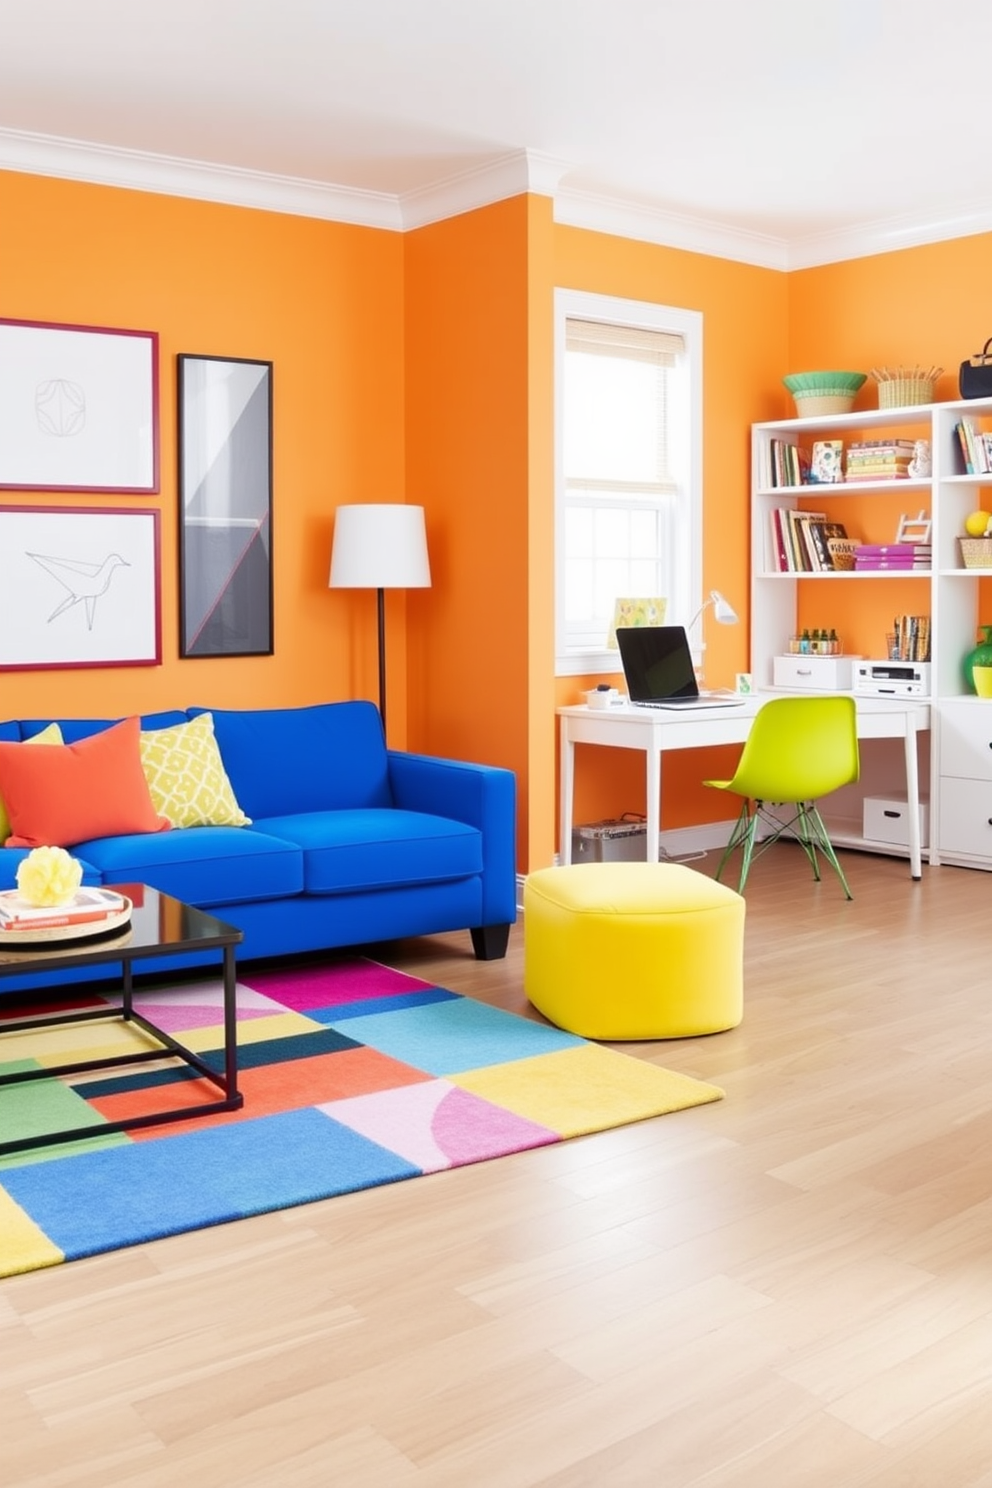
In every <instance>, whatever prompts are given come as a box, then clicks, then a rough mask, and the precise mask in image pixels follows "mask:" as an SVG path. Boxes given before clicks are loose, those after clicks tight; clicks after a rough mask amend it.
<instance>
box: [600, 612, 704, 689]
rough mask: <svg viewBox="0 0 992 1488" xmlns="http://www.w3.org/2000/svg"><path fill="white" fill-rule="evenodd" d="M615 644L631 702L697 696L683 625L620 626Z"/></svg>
mask: <svg viewBox="0 0 992 1488" xmlns="http://www.w3.org/2000/svg"><path fill="white" fill-rule="evenodd" d="M617 645H618V646H619V648H620V660H621V661H622V662H623V674H624V677H625V678H626V682H627V692H628V695H629V697H630V700H631V702H632V703H651V702H657V701H663V700H664V699H666V698H697V697H698V696H699V687H698V684H697V682H696V673H695V670H694V669H693V665H692V654H691V652H690V650H689V642H688V639H687V638H686V633H685V626H683V625H638V626H630V627H620V628H619V629H618V630H617Z"/></svg>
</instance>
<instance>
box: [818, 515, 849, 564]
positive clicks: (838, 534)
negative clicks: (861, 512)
mask: <svg viewBox="0 0 992 1488" xmlns="http://www.w3.org/2000/svg"><path fill="white" fill-rule="evenodd" d="M809 531H810V538H811V539H812V542H813V546H814V548H815V549H816V555H817V560H818V561H817V567H818V568H819V569H820V571H821V572H823V573H830V572H832V571H833V570H834V569H836V567H837V564H836V563H835V561H834V559H835V555H836V550H835V549H832V548H831V546H830V545H831V543H832V542H838V541H846V540H847V528H846V527H845V526H844V523H843V522H827V521H824V520H819V519H818V520H817V521H815V522H811V523H810V528H809Z"/></svg>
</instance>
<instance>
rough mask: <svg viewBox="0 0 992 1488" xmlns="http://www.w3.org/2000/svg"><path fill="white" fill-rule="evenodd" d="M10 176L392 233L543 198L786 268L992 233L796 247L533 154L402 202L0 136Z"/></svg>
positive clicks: (946, 227) (651, 238)
mask: <svg viewBox="0 0 992 1488" xmlns="http://www.w3.org/2000/svg"><path fill="white" fill-rule="evenodd" d="M0 170H12V171H21V172H24V173H27V174H30V175H39V176H55V177H59V178H61V179H63V180H71V181H86V182H91V183H94V184H96V185H103V186H119V187H123V188H126V189H129V190H132V191H151V192H157V193H160V194H162V195H166V196H182V197H191V198H193V199H195V200H199V201H213V202H222V203H225V204H226V205H228V206H237V207H249V208H254V209H256V210H258V211H264V212H285V213H288V214H289V215H291V216H296V217H313V218H318V219H321V220H324V221H328V222H343V223H348V224H351V225H352V226H356V227H373V228H382V229H386V230H387V231H391V232H406V231H409V230H411V229H413V228H417V227H424V226H427V225H429V224H430V223H432V222H439V221H443V220H444V219H445V218H447V217H454V216H458V215H460V214H461V213H462V212H469V211H473V210H475V209H476V208H479V207H484V206H490V205H492V204H493V203H495V202H498V201H504V200H506V199H507V198H508V197H512V196H518V195H520V194H522V193H524V192H534V193H536V194H538V195H542V196H550V197H552V198H553V200H554V213H555V221H556V222H560V223H562V224H564V225H567V226H571V227H580V228H586V229H587V230H589V231H592V232H602V233H608V234H611V235H613V236H618V237H624V238H632V239H635V240H637V241H641V242H648V243H656V244H658V245H659V246H663V247H669V248H681V249H684V250H686V251H687V252H690V253H701V254H706V255H708V256H711V257H715V258H724V259H731V260H733V261H736V262H739V263H746V264H752V265H754V266H755V267H758V268H768V269H777V270H781V271H783V272H787V271H789V270H792V269H803V268H815V267H818V266H820V265H824V264H829V263H839V262H842V261H843V260H846V259H853V258H867V257H870V256H872V255H874V254H878V253H892V252H894V251H896V250H898V249H900V248H914V247H921V246H923V245H925V244H928V243H938V242H943V241H946V240H947V239H951V238H962V237H970V236H971V235H973V234H975V233H985V232H992V204H990V203H989V201H988V200H982V201H980V200H975V201H971V202H964V203H961V204H960V205H959V206H958V207H955V208H950V209H948V211H947V212H946V213H945V215H944V216H943V217H941V218H940V219H937V220H929V221H923V222H921V221H920V220H919V219H918V218H913V217H909V216H906V217H894V218H889V219H883V220H879V221H876V222H871V223H867V224H864V223H863V224H861V225H860V226H858V227H853V228H850V229H839V230H837V231H835V232H830V233H822V234H810V235H809V236H807V237H800V238H793V239H786V238H778V237H773V236H771V235H768V234H762V233H749V232H746V231H743V230H740V229H736V228H732V227H728V226H727V225H726V224H725V223H720V222H717V221H714V220H711V219H706V218H699V217H693V216H690V215H687V214H682V213H675V212H670V211H664V210H661V209H659V208H657V207H653V206H651V205H649V204H648V203H645V202H642V201H636V200H629V199H625V198H622V197H618V196H611V195H609V194H607V193H603V192H596V191H587V190H583V189H582V188H581V187H578V186H574V185H573V186H570V185H567V184H566V185H562V178H563V177H565V176H566V175H567V174H568V173H569V172H570V171H572V170H574V165H573V164H571V163H569V162H567V161H564V160H560V159H557V158H555V157H553V156H550V155H545V154H542V153H541V152H539V151H535V150H513V151H508V152H507V153H506V154H505V155H501V156H498V157H497V158H495V159H493V160H490V161H486V162H484V163H482V164H480V165H476V166H473V167H471V168H469V169H466V170H463V171H457V172H455V173H453V174H452V175H450V176H446V177H442V178H439V179H438V180H437V181H434V182H432V183H431V184H430V185H428V186H425V187H422V188H420V189H418V190H416V191H410V192H406V193H403V194H402V195H399V196H396V195H392V194H390V193H387V192H377V191H362V190H358V189H353V188H349V187H342V186H334V185H331V184H328V183H326V182H322V181H311V180H305V179H302V178H299V177H294V176H278V175H270V174H266V173H264V172H259V171H250V170H243V169H241V168H239V167H236V166H218V165H210V164H208V163H206V162H203V161H196V160H181V159H176V158H173V157H171V156H166V155H153V154H146V153H144V152H142V151H138V150H122V149H116V148H110V147H109V146H104V145H93V144H88V143H85V142H84V141H81V140H71V139H59V138H56V137H54V136H51V135H42V134H31V133H27V132H24V131H21V130H14V129H3V128H0Z"/></svg>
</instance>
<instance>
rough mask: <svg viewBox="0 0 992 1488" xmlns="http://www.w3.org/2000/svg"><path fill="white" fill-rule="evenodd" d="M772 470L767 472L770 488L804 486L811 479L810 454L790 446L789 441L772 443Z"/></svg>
mask: <svg viewBox="0 0 992 1488" xmlns="http://www.w3.org/2000/svg"><path fill="white" fill-rule="evenodd" d="M769 453H770V456H771V468H770V470H769V471H768V472H767V474H768V475H769V476H770V479H769V480H768V481H767V482H766V484H767V485H770V486H802V485H805V483H806V481H807V479H808V478H809V452H808V450H804V449H800V448H799V446H798V445H797V444H790V442H789V441H788V440H787V439H773V440H771V443H770V448H769Z"/></svg>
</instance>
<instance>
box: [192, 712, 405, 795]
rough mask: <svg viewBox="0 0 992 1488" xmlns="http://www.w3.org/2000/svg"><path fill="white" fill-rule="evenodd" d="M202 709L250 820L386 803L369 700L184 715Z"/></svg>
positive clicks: (382, 755)
mask: <svg viewBox="0 0 992 1488" xmlns="http://www.w3.org/2000/svg"><path fill="white" fill-rule="evenodd" d="M208 711H209V712H212V713H213V719H214V734H215V735H216V738H217V743H218V745H219V747H220V752H221V758H222V759H223V761H224V768H225V769H226V771H227V773H228V776H229V778H230V781H231V785H232V786H233V787H234V794H235V795H236V796H237V798H238V801H239V802H240V804H241V807H242V809H243V810H244V811H247V813H248V815H249V816H250V817H251V818H252V820H253V821H255V822H259V821H261V820H262V819H263V818H265V817H274V816H279V817H282V816H290V815H294V814H295V813H297V812H300V811H334V810H337V809H338V808H340V807H360V806H390V805H392V796H391V793H390V788H389V777H388V771H387V760H386V744H385V740H384V738H383V734H382V723H381V721H380V718H379V711H378V709H377V708H376V707H375V706H374V705H373V704H372V703H366V702H354V703H318V704H317V705H315V706H313V707H309V708H245V709H233V710H226V709H223V708H212V709H209V710H208V709H206V708H190V710H189V715H190V717H191V718H192V717H196V716H198V715H200V714H202V713H206V712H208Z"/></svg>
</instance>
